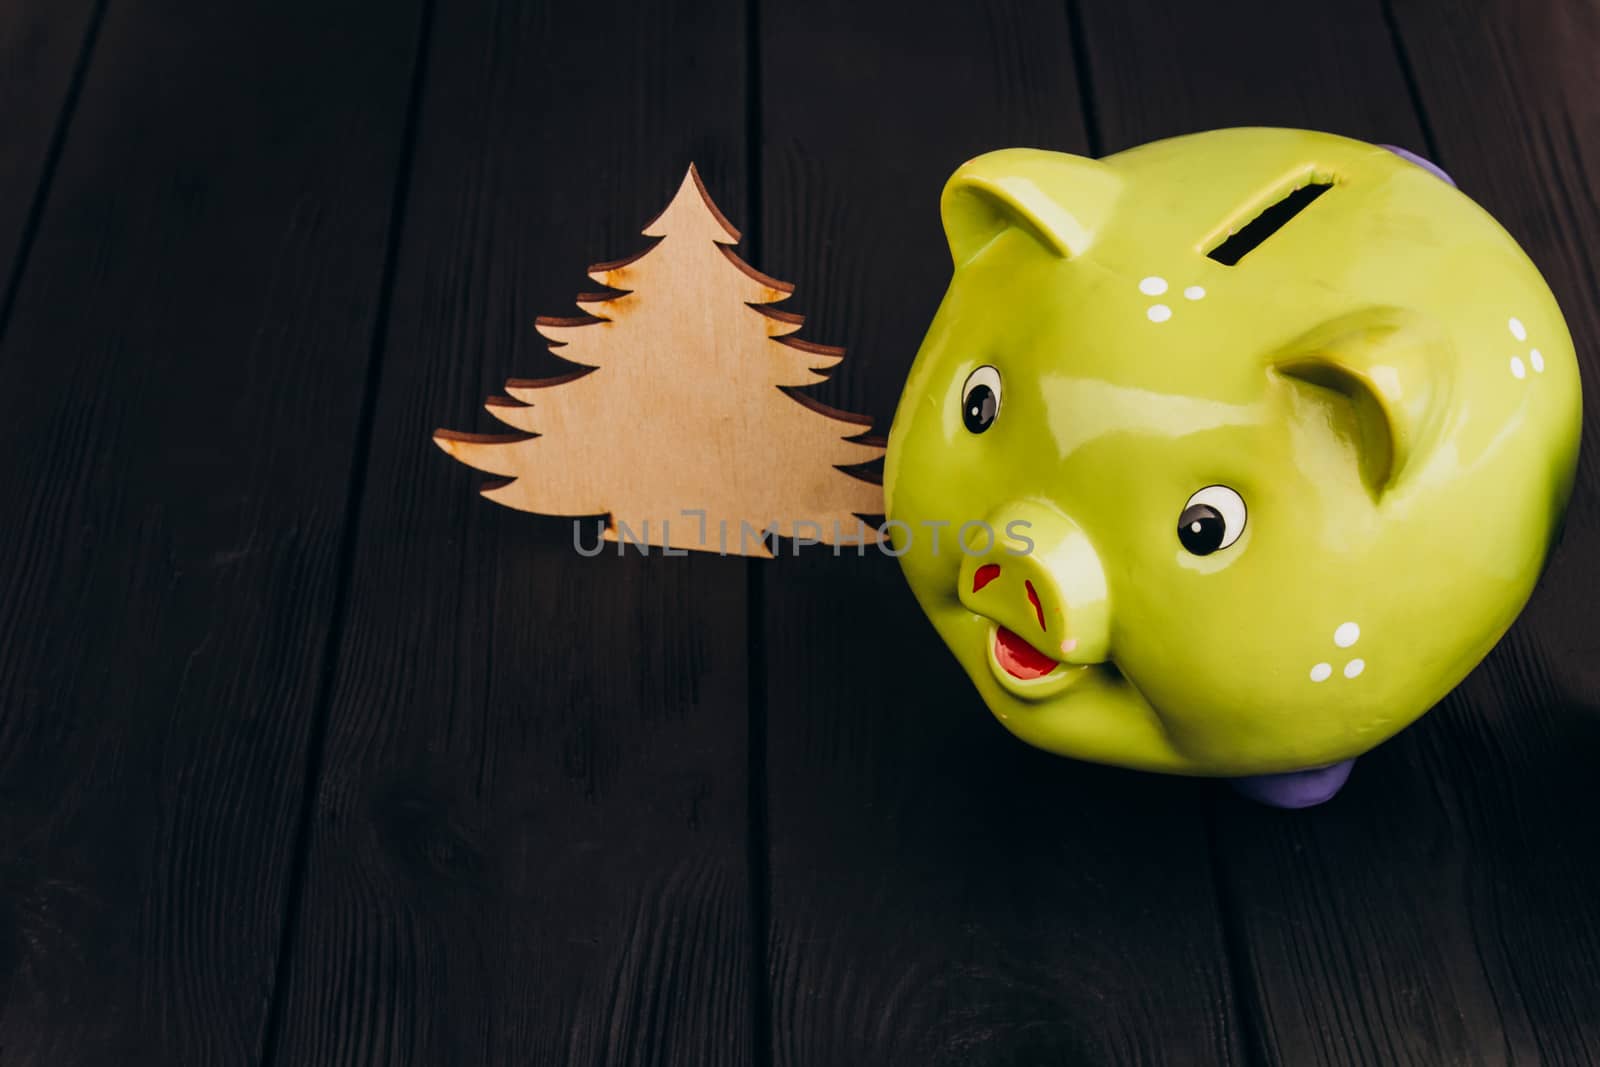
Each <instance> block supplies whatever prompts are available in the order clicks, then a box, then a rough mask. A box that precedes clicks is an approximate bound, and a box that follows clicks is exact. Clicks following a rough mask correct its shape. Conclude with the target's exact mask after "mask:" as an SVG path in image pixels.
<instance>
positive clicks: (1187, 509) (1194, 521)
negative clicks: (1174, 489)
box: [1178, 485, 1245, 556]
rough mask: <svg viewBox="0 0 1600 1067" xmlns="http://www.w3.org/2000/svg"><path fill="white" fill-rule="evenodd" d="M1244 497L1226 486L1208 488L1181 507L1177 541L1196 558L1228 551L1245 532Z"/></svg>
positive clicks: (1210, 486) (1209, 486)
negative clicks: (1222, 550)
mask: <svg viewBox="0 0 1600 1067" xmlns="http://www.w3.org/2000/svg"><path fill="white" fill-rule="evenodd" d="M1244 519H1245V510H1244V498H1243V497H1241V496H1240V495H1239V494H1238V493H1235V492H1234V491H1233V490H1232V489H1229V488H1228V487H1227V486H1225V485H1208V486H1206V487H1205V488H1204V489H1202V490H1200V491H1199V492H1198V493H1196V494H1195V495H1194V496H1192V497H1190V498H1189V502H1188V503H1187V504H1185V505H1184V506H1183V514H1182V515H1179V516H1178V540H1179V541H1182V542H1183V547H1184V548H1186V549H1188V550H1189V551H1190V552H1191V553H1193V554H1194V555H1196V556H1209V555H1211V553H1213V552H1216V551H1218V550H1219V549H1223V548H1227V547H1228V546H1229V545H1231V544H1233V543H1234V542H1235V541H1237V540H1239V535H1240V534H1242V533H1244Z"/></svg>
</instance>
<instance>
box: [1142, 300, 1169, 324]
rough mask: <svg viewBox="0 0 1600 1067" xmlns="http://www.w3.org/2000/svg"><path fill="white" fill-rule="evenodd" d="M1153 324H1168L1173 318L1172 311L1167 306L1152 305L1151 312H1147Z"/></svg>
mask: <svg viewBox="0 0 1600 1067" xmlns="http://www.w3.org/2000/svg"><path fill="white" fill-rule="evenodd" d="M1145 314H1146V315H1148V316H1149V317H1150V321H1151V322H1166V321H1167V320H1168V319H1170V318H1172V309H1171V308H1169V307H1167V305H1165V304H1151V305H1150V310H1149V311H1146V312H1145Z"/></svg>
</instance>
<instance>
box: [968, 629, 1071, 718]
mask: <svg viewBox="0 0 1600 1067" xmlns="http://www.w3.org/2000/svg"><path fill="white" fill-rule="evenodd" d="M988 621H989V626H988V628H987V630H986V633H985V638H986V640H987V641H988V644H989V647H988V648H987V649H985V652H987V653H988V655H987V657H986V658H987V659H988V661H989V673H991V674H992V675H994V679H995V681H997V682H999V683H1000V686H1001V688H1003V689H1004V690H1005V691H1006V692H1008V693H1010V694H1011V695H1012V696H1014V697H1016V698H1017V699H1019V700H1026V701H1029V702H1033V701H1039V700H1048V699H1049V698H1051V697H1053V696H1055V695H1056V694H1057V693H1059V692H1061V691H1062V690H1063V689H1066V688H1067V687H1068V686H1071V685H1073V684H1074V683H1076V682H1078V681H1081V680H1082V679H1083V678H1084V677H1085V676H1086V672H1088V671H1089V670H1090V667H1089V666H1087V665H1085V664H1081V663H1063V662H1061V661H1060V660H1057V659H1054V658H1053V657H1051V656H1049V655H1046V654H1045V653H1043V652H1041V651H1039V650H1038V649H1037V648H1035V647H1034V646H1033V645H1031V644H1029V643H1028V642H1027V641H1024V640H1023V639H1022V637H1021V635H1019V634H1017V633H1016V632H1015V631H1013V630H1008V629H1006V628H1005V627H1004V626H1001V625H1000V624H999V623H997V622H995V621H994V620H993V619H990V620H988Z"/></svg>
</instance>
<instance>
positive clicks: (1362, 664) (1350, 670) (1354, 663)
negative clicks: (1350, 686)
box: [1344, 659, 1367, 678]
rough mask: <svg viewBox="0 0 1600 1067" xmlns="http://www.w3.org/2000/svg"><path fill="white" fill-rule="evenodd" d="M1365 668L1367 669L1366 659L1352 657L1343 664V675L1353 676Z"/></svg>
mask: <svg viewBox="0 0 1600 1067" xmlns="http://www.w3.org/2000/svg"><path fill="white" fill-rule="evenodd" d="M1366 669H1367V661H1366V660H1364V659H1353V660H1351V661H1350V662H1349V663H1346V664H1345V665H1344V676H1345V677H1346V678H1354V677H1355V676H1356V675H1358V674H1360V673H1361V672H1362V671H1364V670H1366Z"/></svg>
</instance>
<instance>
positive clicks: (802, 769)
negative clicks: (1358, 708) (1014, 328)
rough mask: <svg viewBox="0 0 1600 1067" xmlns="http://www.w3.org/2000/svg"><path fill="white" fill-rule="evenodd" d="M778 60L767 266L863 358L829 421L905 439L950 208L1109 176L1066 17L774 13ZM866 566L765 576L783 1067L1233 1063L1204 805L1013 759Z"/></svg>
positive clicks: (776, 991) (764, 12) (1102, 772)
mask: <svg viewBox="0 0 1600 1067" xmlns="http://www.w3.org/2000/svg"><path fill="white" fill-rule="evenodd" d="M760 31H761V32H760V49H761V54H762V61H763V62H762V68H763V74H764V77H763V85H762V91H761V98H762V101H763V117H762V124H763V128H764V131H765V135H766V143H765V151H764V156H763V159H764V168H763V171H764V176H765V178H764V182H763V194H762V200H763V204H764V212H763V226H762V228H761V233H762V237H763V241H762V248H763V253H764V255H763V261H764V263H765V264H766V266H767V268H768V269H769V270H772V271H775V272H779V273H782V274H783V276H785V277H793V278H794V279H795V280H796V281H797V282H798V286H799V288H798V291H797V297H796V301H797V302H803V303H804V305H805V308H806V309H807V310H808V311H810V312H812V313H813V314H812V315H811V317H810V320H809V321H810V329H811V331H812V336H813V338H814V339H815V340H818V341H821V342H824V343H839V344H845V345H847V346H848V347H849V349H850V354H849V356H848V357H847V358H846V359H845V361H844V364H843V365H842V368H841V371H840V374H839V376H838V381H837V383H835V384H833V385H830V386H828V387H824V388H822V389H820V390H819V393H820V394H821V395H822V396H823V397H824V399H825V400H827V402H829V403H833V404H839V405H842V406H847V407H849V408H851V409H852V410H864V411H868V412H870V413H871V414H872V415H873V416H874V419H875V422H876V426H877V428H878V430H879V431H880V432H886V431H887V429H888V425H889V421H890V418H891V416H892V413H893V410H894V404H895V401H896V399H897V398H898V394H899V389H900V386H901V383H902V382H903V381H904V378H905V374H906V372H907V369H908V368H909V365H910V362H911V358H912V356H913V355H914V353H915V351H916V348H917V345H918V344H919V342H920V340H921V335H922V331H923V330H924V329H925V328H926V326H927V324H928V322H929V321H930V319H931V318H932V315H933V311H934V308H935V306H936V305H937V303H938V301H939V299H940V297H941V295H942V293H943V290H944V286H945V285H946V283H947V282H948V280H949V274H950V255H949V252H948V251H947V250H946V248H945V245H944V238H943V235H942V233H941V232H940V225H939V215H938V197H939V190H940V188H941V186H942V185H943V183H944V181H945V179H946V178H947V177H948V176H949V175H950V173H951V172H952V171H954V170H955V168H956V167H957V166H958V165H959V164H960V163H961V162H962V161H963V160H965V159H967V158H969V157H971V156H973V155H976V154H977V153H979V152H981V151H983V150H986V149H990V148H998V147H1004V146H1010V145H1035V146H1040V147H1048V148H1060V149H1065V150H1070V151H1077V152H1083V151H1086V150H1087V148H1088V144H1087V139H1086V136H1085V132H1084V128H1083V125H1082V122H1081V117H1080V115H1081V112H1080V101H1079V97H1078V93H1077V91H1076V86H1075V82H1074V69H1073V62H1072V38H1071V32H1070V27H1069V25H1068V20H1067V17H1066V11H1065V6H1064V5H1061V4H1057V3H1053V2H1033V0H1023V2H1019V3H983V4H972V3H938V4H932V5H929V4H927V3H921V4H913V3H902V2H895V3H889V4H874V5H860V4H852V3H848V2H845V0H823V2H818V3H810V4H788V3H781V2H772V3H765V4H763V5H762V8H761V15H760ZM846 551H847V553H848V551H849V550H848V549H847V550H846ZM867 551H868V553H869V555H868V556H867V557H866V558H857V557H856V556H854V555H849V554H846V555H845V556H844V557H843V558H834V557H833V556H832V555H831V554H830V553H829V552H826V551H820V550H816V551H812V552H811V553H809V554H807V555H804V556H802V557H800V558H786V559H782V560H779V561H777V562H775V563H774V564H772V565H770V566H769V567H768V568H766V569H765V570H764V571H763V572H762V574H763V579H764V585H763V588H762V595H763V596H764V601H765V602H764V605H763V615H764V618H765V620H766V637H767V640H766V645H765V653H764V662H761V663H758V664H757V669H758V670H764V675H765V685H764V692H765V697H766V709H765V719H764V722H765V732H766V740H765V746H764V751H765V753H766V786H767V788H766V790H765V795H766V797H767V818H768V824H769V832H770V843H771V847H770V872H769V876H770V909H771V918H770V923H769V935H768V952H769V956H770V961H769V982H770V998H771V1002H770V1017H771V1030H772V1045H771V1053H770V1054H771V1057H772V1062H773V1063H776V1064H779V1065H784V1067H788V1065H793V1067H804V1065H810V1064H823V1063H840V1064H846V1063H852V1064H853V1063H871V1064H916V1065H919V1067H922V1065H926V1064H930V1063H952V1064H954V1063H959V1064H985V1063H1109V1062H1126V1063H1132V1062H1142V1063H1196V1064H1215V1063H1225V1062H1236V1061H1237V1059H1238V1049H1237V1042H1238V1037H1237V1031H1236V1027H1235V1022H1234V1011H1233V1006H1232V1000H1231V994H1230V984H1229V978H1228V974H1227V967H1226V956H1225V952H1224V946H1223V938H1222V931H1221V924H1220V921H1219V915H1218V911H1217V908H1216V904H1215V897H1214V894H1213V891H1212V872H1211V870H1210V866H1209V858H1208V850H1207V844H1206V836H1205V827H1204V823H1203V822H1202V820H1201V818H1200V817H1199V816H1198V815H1197V814H1196V813H1195V811H1194V810H1193V806H1194V797H1195V790H1194V787H1193V786H1191V785H1190V784H1188V783H1182V782H1177V781H1174V780H1165V779H1160V778H1156V777H1152V776H1146V775H1136V774H1132V773H1125V772H1121V771H1115V770H1108V769H1104V768H1096V767H1091V766H1089V765H1086V764H1080V763H1074V762H1069V761H1064V760H1061V759H1058V758H1055V757H1051V756H1048V755H1045V754H1043V753H1040V752H1036V751H1034V750H1031V749H1029V748H1027V747H1026V746H1024V745H1023V744H1022V743H1021V742H1019V741H1017V740H1015V739H1014V738H1012V737H1011V736H1010V735H1009V734H1007V733H1006V732H1005V731H1004V730H1003V729H1002V728H1001V727H1000V726H999V724H998V723H996V722H995V721H994V720H993V718H992V717H991V716H990V715H989V713H988V712H987V711H986V710H985V709H984V707H983V705H982V703H981V702H980V701H979V699H978V697H977V695H976V693H975V692H974V691H973V689H972V687H971V685H970V683H969V682H968V681H967V680H966V678H965V677H964V676H963V675H962V673H961V671H960V670H959V668H958V667H957V665H956V663H955V661H954V659H953V658H952V657H950V656H949V655H948V653H947V652H946V651H945V649H944V648H943V646H942V645H941V644H940V642H939V639H938V636H937V635H936V634H935V633H934V631H933V629H932V627H931V626H929V625H928V623H927V622H926V621H925V619H924V618H923V617H922V615H921V613H920V611H919V609H918V608H917V606H916V604H915V602H914V601H913V600H912V598H911V596H910V593H909V591H908V590H907V589H906V587H905V583H904V581H903V580H902V578H901V577H900V574H899V571H898V567H897V565H896V564H895V562H894V561H893V560H892V559H890V558H888V557H886V556H882V555H879V554H878V552H877V551H876V550H875V549H870V548H869V549H868V550H867Z"/></svg>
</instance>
